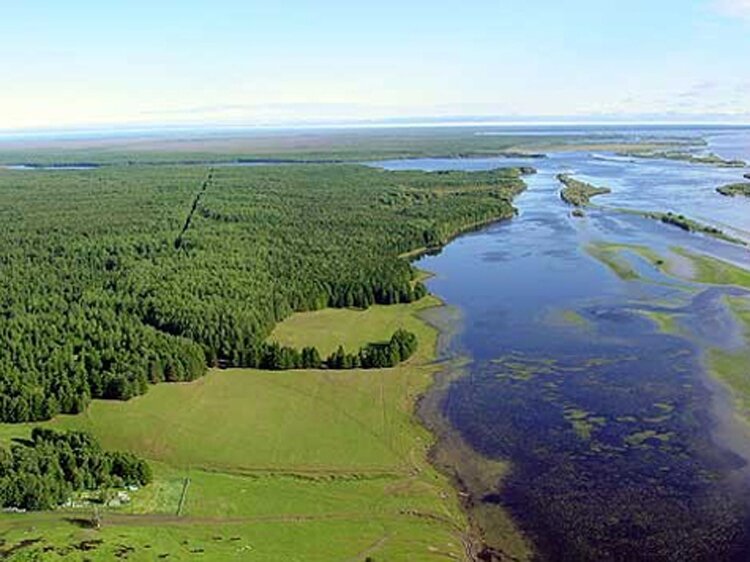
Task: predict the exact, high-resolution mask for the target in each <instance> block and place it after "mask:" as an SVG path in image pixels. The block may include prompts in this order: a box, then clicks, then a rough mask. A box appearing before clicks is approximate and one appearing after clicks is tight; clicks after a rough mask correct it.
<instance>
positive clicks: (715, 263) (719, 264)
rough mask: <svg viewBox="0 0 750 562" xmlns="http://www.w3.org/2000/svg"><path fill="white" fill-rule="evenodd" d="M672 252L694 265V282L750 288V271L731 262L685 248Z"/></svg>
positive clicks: (675, 249)
mask: <svg viewBox="0 0 750 562" xmlns="http://www.w3.org/2000/svg"><path fill="white" fill-rule="evenodd" d="M672 251H673V252H675V253H676V254H679V255H680V256H682V257H683V258H685V259H688V260H690V262H691V263H692V265H693V270H694V271H693V277H692V279H693V280H694V281H698V282H700V283H707V284H712V285H737V286H740V287H748V288H750V270H747V269H744V268H742V267H739V266H736V265H733V264H731V263H729V262H726V261H723V260H720V259H718V258H714V257H711V256H707V255H704V254H696V253H693V252H689V251H688V250H685V249H684V248H672Z"/></svg>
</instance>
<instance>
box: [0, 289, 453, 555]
mask: <svg viewBox="0 0 750 562" xmlns="http://www.w3.org/2000/svg"><path fill="white" fill-rule="evenodd" d="M437 305H439V303H438V301H437V300H436V299H434V298H432V297H427V298H425V299H422V300H421V301H418V302H416V303H411V304H406V305H394V306H387V307H386V306H382V307H380V306H376V307H372V308H371V309H369V310H367V311H358V310H350V309H347V310H324V311H318V312H313V313H306V314H298V315H294V316H292V317H291V318H290V319H288V320H287V321H285V322H283V323H282V324H280V325H279V326H278V327H277V329H276V330H275V331H274V332H273V334H272V336H271V337H272V338H273V339H277V340H279V341H281V342H283V343H287V344H291V343H294V344H295V345H297V344H300V345H301V344H306V345H317V346H319V347H320V349H321V351H328V350H329V349H330V348H331V347H333V346H337V345H338V344H339V343H343V344H344V345H345V346H347V347H349V346H352V347H354V346H359V345H362V344H363V343H365V342H368V341H378V340H381V339H387V337H388V336H389V335H390V334H391V333H392V331H393V329H394V328H396V327H404V328H407V329H409V330H412V331H414V332H415V333H417V335H418V337H419V345H420V347H419V350H418V352H417V354H415V356H414V357H412V358H411V359H410V360H409V361H408V362H407V363H406V364H404V365H400V366H399V367H396V368H393V369H383V370H369V371H326V370H318V371H284V372H265V371H258V370H249V369H228V370H212V371H210V372H209V373H208V375H207V376H205V377H204V378H201V379H199V380H196V381H193V382H190V383H177V384H161V385H157V386H154V387H152V388H150V389H149V392H148V393H147V394H145V395H143V396H140V397H137V398H134V399H132V400H130V401H127V402H119V401H94V402H93V403H92V404H91V405H90V407H89V408H88V409H87V410H86V411H85V412H84V413H82V414H79V415H76V416H58V417H57V418H55V419H53V420H51V421H49V422H45V423H43V424H42V425H46V426H50V427H54V428H56V429H83V430H86V431H89V432H91V433H93V434H94V435H95V436H96V437H97V438H98V439H99V440H100V442H101V443H102V444H103V445H104V446H105V447H107V448H111V449H117V450H127V451H132V452H134V453H136V454H138V455H139V456H141V457H143V458H146V459H148V460H149V462H150V463H151V465H152V467H153V469H154V473H155V479H154V482H153V483H152V484H150V485H149V486H146V487H144V488H142V489H140V490H138V491H136V492H133V493H132V501H131V503H129V504H126V505H125V506H123V507H120V508H102V510H101V521H102V525H101V528H100V529H98V530H97V529H92V528H88V522H89V521H90V520H91V518H92V511H93V508H82V509H79V510H78V511H73V510H62V509H61V510H57V511H54V512H43V513H33V514H3V515H1V516H0V537H1V539H2V546H0V553H2V555H3V556H4V557H6V558H8V559H11V560H35V559H45V560H46V559H50V560H56V559H60V560H78V559H90V560H111V559H114V558H127V559H128V560H154V559H168V560H192V559H194V558H195V557H198V556H200V558H201V559H205V560H227V559H237V560H285V561H287V560H300V561H302V560H305V561H308V560H320V561H332V560H342V561H348V560H352V561H360V560H361V561H364V560H366V559H368V557H369V559H371V560H404V561H406V560H427V561H429V560H446V559H464V558H465V556H466V555H465V547H464V544H463V540H464V537H463V533H464V531H465V529H466V528H467V522H466V520H465V516H464V515H463V513H462V511H461V509H460V507H459V504H458V500H457V498H456V494H455V491H454V490H453V489H452V488H451V485H450V483H449V481H448V479H447V478H445V477H444V476H442V475H441V474H439V473H438V472H437V471H436V470H435V469H434V468H433V467H432V466H431V465H430V464H429V463H428V462H427V453H428V450H429V448H430V446H431V444H432V437H431V435H430V434H429V433H428V432H427V430H426V429H425V428H423V427H422V426H421V425H420V424H419V423H418V422H417V420H416V419H415V417H414V414H413V408H414V403H415V400H416V399H417V397H418V396H419V395H420V394H421V393H422V392H423V391H424V390H425V388H426V387H427V386H428V385H429V384H430V383H431V380H432V376H433V374H434V372H435V366H434V365H432V364H431V360H432V358H433V355H434V348H435V344H436V337H437V333H436V330H435V329H434V328H432V327H431V326H429V325H428V324H427V323H425V322H424V321H422V320H421V319H420V318H419V317H418V315H419V313H420V312H422V311H423V310H426V309H428V308H431V307H434V306H437ZM31 427H32V424H21V425H8V424H6V425H3V426H1V427H0V439H1V440H2V441H3V442H4V443H7V442H8V441H9V440H10V439H12V438H13V437H24V436H26V435H28V433H29V431H30V428H31Z"/></svg>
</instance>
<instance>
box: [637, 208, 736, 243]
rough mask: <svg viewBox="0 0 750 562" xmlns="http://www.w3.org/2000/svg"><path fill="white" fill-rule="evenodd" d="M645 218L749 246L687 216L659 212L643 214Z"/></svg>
mask: <svg viewBox="0 0 750 562" xmlns="http://www.w3.org/2000/svg"><path fill="white" fill-rule="evenodd" d="M643 216H645V217H646V218H650V219H654V220H658V221H660V222H662V223H663V224H668V225H672V226H676V227H677V228H681V229H682V230H684V231H686V232H697V233H700V234H706V235H708V236H712V237H714V238H718V239H719V240H724V241H725V242H731V243H733V244H740V245H742V246H746V245H747V244H745V242H743V241H742V240H739V239H738V238H734V237H732V236H729V235H728V234H726V233H725V232H724V231H723V230H720V229H718V228H716V227H715V226H709V225H706V224H702V223H700V222H698V221H695V220H693V219H690V218H688V217H686V216H685V215H678V214H675V213H673V212H672V211H668V212H666V213H659V212H653V213H643Z"/></svg>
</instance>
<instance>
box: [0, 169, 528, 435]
mask: <svg viewBox="0 0 750 562" xmlns="http://www.w3.org/2000/svg"><path fill="white" fill-rule="evenodd" d="M523 187H524V184H523V182H522V181H521V178H520V172H519V171H517V170H512V169H501V170H492V171H482V172H433V173H428V172H416V171H415V172H412V171H408V172H390V171H384V170H379V169H374V168H369V167H365V166H355V165H298V166H291V165H290V166H257V167H240V166H234V167H232V166H227V167H217V168H213V169H211V168H207V167H201V166H136V165H130V166H105V167H101V168H97V169H92V170H64V171H52V170H35V171H10V170H3V171H0V221H1V222H2V225H3V228H2V231H1V233H0V272H1V273H0V275H1V276H2V283H0V342H2V346H0V420H2V421H6V422H25V421H35V420H43V419H48V418H50V417H52V416H54V415H56V414H58V413H61V412H64V413H76V412H80V411H81V410H82V409H84V408H85V407H86V405H87V403H88V402H89V401H90V400H91V399H92V398H113V399H128V398H130V397H133V396H135V395H138V394H142V393H144V392H146V390H147V388H148V385H149V384H152V383H158V382H162V381H168V382H169V381H187V380H192V379H195V378H196V377H200V376H201V375H202V374H203V373H204V372H205V370H206V368H207V367H208V366H217V365H220V366H245V367H266V368H298V367H307V368H309V367H320V366H327V367H328V368H353V367H365V368H366V367H378V366H392V365H394V364H396V363H398V362H399V361H401V360H403V359H405V358H407V357H408V356H409V355H410V354H411V353H412V352H413V350H414V349H415V347H416V341H415V338H414V337H413V335H412V334H408V333H399V332H397V333H396V334H394V336H393V338H392V339H391V341H390V342H386V343H383V344H372V345H370V346H367V347H366V348H363V349H362V350H359V351H357V352H354V353H350V354H347V353H345V352H343V350H340V352H341V353H336V354H334V356H332V357H329V358H326V360H325V361H323V360H322V359H321V357H320V356H319V354H318V352H317V350H314V349H309V348H307V349H303V350H289V349H288V348H279V347H278V346H276V345H275V344H269V343H266V342H265V340H266V338H267V336H268V334H269V333H270V331H271V329H272V328H273V326H274V325H275V324H276V323H277V322H279V321H280V320H282V319H284V318H286V317H287V316H289V315H290V314H291V313H292V312H294V311H305V310H314V309H320V308H323V307H367V306H369V305H371V304H374V303H380V304H392V303H399V302H410V301H413V300H416V299H419V298H421V297H422V296H423V295H424V294H425V293H426V290H425V288H424V286H423V285H422V284H421V283H419V282H417V281H416V280H415V276H416V275H415V274H416V271H415V269H414V268H413V267H412V266H411V265H410V264H409V262H408V261H407V260H406V259H404V258H402V257H399V256H401V255H402V254H404V253H407V252H413V251H415V250H419V249H422V248H424V249H430V248H436V247H440V246H441V245H442V244H444V243H445V242H446V241H447V240H448V239H450V238H451V237H452V236H454V235H456V234H457V233H459V232H461V231H463V230H466V229H469V228H471V227H473V226H476V225H479V224H482V223H484V222H487V221H490V220H494V219H498V218H504V217H508V216H511V215H512V214H513V212H514V209H513V207H512V205H511V202H512V198H513V197H514V196H515V195H516V194H517V193H519V192H520V191H521V190H522V189H523ZM324 364H325V365H324Z"/></svg>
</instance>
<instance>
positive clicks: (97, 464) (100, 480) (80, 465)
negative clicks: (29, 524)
mask: <svg viewBox="0 0 750 562" xmlns="http://www.w3.org/2000/svg"><path fill="white" fill-rule="evenodd" d="M150 481H151V469H150V468H149V466H148V465H147V464H146V463H145V462H144V461H143V460H140V459H138V458H137V457H135V456H134V455H132V454H130V453H119V452H108V451H104V450H103V449H102V448H101V447H100V446H99V445H98V444H97V442H96V441H95V440H94V439H93V438H92V437H90V436H89V435H87V434H85V433H79V432H67V433H60V432H56V431H53V430H51V429H42V428H39V427H37V428H34V429H33V430H32V432H31V439H30V441H28V442H22V443H16V444H14V445H12V446H11V447H10V449H0V506H2V507H15V508H20V509H31V510H36V509H50V508H52V507H54V506H56V505H59V504H61V503H64V502H65V501H66V500H67V499H68V498H69V497H70V495H71V494H72V493H73V492H77V491H81V490H96V489H99V488H106V487H122V486H126V485H138V486H141V485H145V484H148V483H149V482H150Z"/></svg>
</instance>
